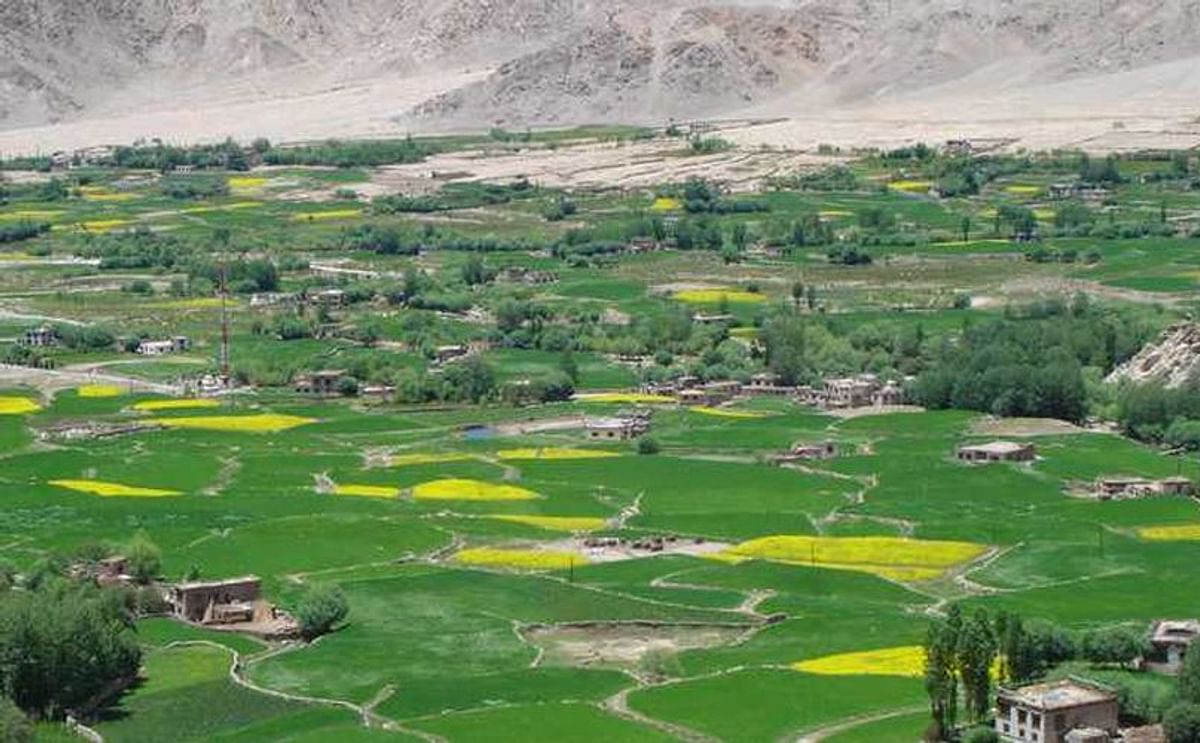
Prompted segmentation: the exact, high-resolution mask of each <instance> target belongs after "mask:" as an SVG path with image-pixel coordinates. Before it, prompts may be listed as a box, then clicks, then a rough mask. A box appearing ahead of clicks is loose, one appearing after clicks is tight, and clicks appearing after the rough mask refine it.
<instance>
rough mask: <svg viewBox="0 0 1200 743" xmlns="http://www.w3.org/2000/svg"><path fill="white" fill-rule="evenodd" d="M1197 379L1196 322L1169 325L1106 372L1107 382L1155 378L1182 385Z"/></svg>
mask: <svg viewBox="0 0 1200 743" xmlns="http://www.w3.org/2000/svg"><path fill="white" fill-rule="evenodd" d="M1197 379H1200V325H1198V324H1196V323H1191V322H1183V323H1177V324H1175V325H1172V326H1171V327H1169V328H1167V329H1166V330H1164V331H1163V332H1162V334H1161V335H1160V336H1159V337H1158V338H1157V339H1155V340H1154V341H1153V342H1152V343H1149V344H1147V345H1146V347H1145V348H1143V349H1142V350H1141V351H1138V352H1137V354H1135V355H1134V357H1133V358H1131V359H1130V360H1129V361H1126V362H1125V363H1124V364H1122V365H1121V366H1119V367H1117V368H1116V369H1114V370H1113V371H1112V373H1111V374H1109V376H1108V379H1107V380H1106V381H1108V382H1114V383H1116V382H1123V381H1129V382H1137V383H1142V382H1159V383H1161V384H1164V385H1166V386H1167V387H1182V386H1183V385H1185V384H1188V383H1189V382H1192V381H1194V380H1197Z"/></svg>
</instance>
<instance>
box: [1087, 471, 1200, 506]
mask: <svg viewBox="0 0 1200 743" xmlns="http://www.w3.org/2000/svg"><path fill="white" fill-rule="evenodd" d="M1093 491H1094V492H1095V494H1096V497H1097V498H1099V499H1100V500H1122V499H1125V498H1142V497H1147V496H1153V495H1191V494H1192V492H1193V491H1194V487H1193V486H1192V481H1191V480H1189V479H1187V478H1186V477H1167V478H1164V479H1162V480H1151V479H1149V478H1145V477H1101V478H1097V480H1096V482H1095V485H1094V489H1093Z"/></svg>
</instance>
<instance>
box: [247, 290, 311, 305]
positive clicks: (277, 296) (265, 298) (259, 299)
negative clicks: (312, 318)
mask: <svg viewBox="0 0 1200 743" xmlns="http://www.w3.org/2000/svg"><path fill="white" fill-rule="evenodd" d="M299 302H300V296H299V295H298V294H294V293H291V292H259V293H257V294H253V295H251V297H250V306H251V307H253V308H255V309H260V308H263V307H290V306H293V305H296V304H298V303H299Z"/></svg>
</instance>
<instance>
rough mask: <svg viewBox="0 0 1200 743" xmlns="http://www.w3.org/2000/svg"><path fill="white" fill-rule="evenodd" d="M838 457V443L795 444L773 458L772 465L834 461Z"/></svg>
mask: <svg viewBox="0 0 1200 743" xmlns="http://www.w3.org/2000/svg"><path fill="white" fill-rule="evenodd" d="M837 455H838V445H837V443H836V442H834V441H821V442H817V443H799V444H793V445H792V447H791V448H790V449H788V450H787V451H786V452H784V453H782V454H776V455H774V456H772V457H771V460H770V461H771V463H772V464H786V463H788V462H805V461H814V460H822V459H833V458H834V457H836V456H837Z"/></svg>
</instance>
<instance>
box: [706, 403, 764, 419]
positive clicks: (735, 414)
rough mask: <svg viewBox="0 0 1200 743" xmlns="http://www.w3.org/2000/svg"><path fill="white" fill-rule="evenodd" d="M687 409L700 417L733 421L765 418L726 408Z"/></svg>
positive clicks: (761, 415)
mask: <svg viewBox="0 0 1200 743" xmlns="http://www.w3.org/2000/svg"><path fill="white" fill-rule="evenodd" d="M689 409H690V410H691V411H692V412H693V413H699V414H701V415H711V416H713V417H715V418H734V419H738V420H757V419H759V418H766V417H767V414H766V413H758V412H755V411H753V410H730V409H727V408H709V407H704V406H697V407H694V408H689Z"/></svg>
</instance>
